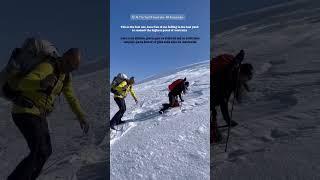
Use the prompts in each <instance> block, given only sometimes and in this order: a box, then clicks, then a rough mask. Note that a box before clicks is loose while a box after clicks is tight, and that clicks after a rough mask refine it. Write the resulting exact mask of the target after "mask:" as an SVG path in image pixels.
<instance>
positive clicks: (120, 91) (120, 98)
mask: <svg viewBox="0 0 320 180" xmlns="http://www.w3.org/2000/svg"><path fill="white" fill-rule="evenodd" d="M134 83H135V81H134V77H131V78H130V79H129V80H124V81H122V82H121V83H120V84H119V85H117V86H116V87H113V88H114V89H115V91H116V92H115V93H114V101H115V102H116V103H117V105H118V107H119V111H118V112H117V113H116V114H115V115H114V116H113V118H112V119H111V121H110V127H111V128H112V129H114V126H115V125H119V124H122V123H124V122H125V121H122V120H121V118H122V116H123V114H124V113H125V112H126V102H125V100H124V99H125V98H126V97H127V95H128V93H129V92H130V94H131V96H132V97H133V99H134V100H135V102H136V103H137V104H138V98H137V96H136V94H135V92H134V90H133V84H134Z"/></svg>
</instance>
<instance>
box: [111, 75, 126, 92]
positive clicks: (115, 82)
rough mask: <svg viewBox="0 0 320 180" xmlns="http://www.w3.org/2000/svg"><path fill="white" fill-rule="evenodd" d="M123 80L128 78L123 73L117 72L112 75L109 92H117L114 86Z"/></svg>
mask: <svg viewBox="0 0 320 180" xmlns="http://www.w3.org/2000/svg"><path fill="white" fill-rule="evenodd" d="M125 80H128V76H127V75H125V74H123V73H119V74H118V75H117V76H116V77H114V78H113V80H112V82H111V92H112V93H113V94H117V93H118V92H117V90H116V89H115V88H116V87H117V86H119V84H120V83H122V82H123V81H125Z"/></svg>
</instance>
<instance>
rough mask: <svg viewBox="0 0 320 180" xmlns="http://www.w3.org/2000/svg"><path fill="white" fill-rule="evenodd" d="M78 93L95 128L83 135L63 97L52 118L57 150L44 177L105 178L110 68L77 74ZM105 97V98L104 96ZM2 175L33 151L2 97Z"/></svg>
mask: <svg viewBox="0 0 320 180" xmlns="http://www.w3.org/2000/svg"><path fill="white" fill-rule="evenodd" d="M73 83H74V87H75V89H76V93H77V96H78V97H79V99H80V102H81V105H82V107H83V109H84V110H85V111H86V113H87V115H88V116H87V119H88V121H90V124H91V129H90V131H89V135H83V134H82V130H81V129H80V126H79V123H78V122H77V121H76V119H75V116H74V115H73V113H72V112H71V110H70V108H69V107H68V104H67V103H66V101H65V100H64V98H63V97H61V98H60V99H58V100H57V102H56V109H55V111H54V112H53V113H52V115H51V116H50V117H49V118H48V121H49V128H50V131H51V133H50V135H51V141H52V146H53V153H52V155H51V157H50V158H49V160H48V162H47V163H46V165H45V167H44V169H43V172H42V174H41V176H40V177H39V179H40V180H57V179H61V180H88V179H90V180H104V179H106V177H108V176H109V174H108V171H107V170H106V169H107V164H108V161H109V159H108V156H107V154H106V152H107V151H108V149H109V146H108V145H107V143H105V142H103V139H104V138H105V136H106V129H107V127H106V119H107V117H106V116H107V114H106V109H107V103H109V102H108V101H107V98H106V93H107V89H106V71H99V72H96V73H91V74H88V75H84V76H80V77H75V78H74V80H73ZM101 97H105V98H101ZM0 115H1V117H2V118H1V121H0V179H6V177H7V176H8V175H9V174H10V173H11V172H12V171H13V169H14V168H15V166H16V165H17V164H18V163H19V162H20V161H21V160H22V159H23V157H24V156H26V155H27V154H28V153H29V151H28V148H27V144H26V142H25V140H24V139H23V137H22V135H21V133H20V132H19V131H18V129H17V127H16V126H15V125H14V123H13V121H12V119H11V117H10V104H9V103H8V102H6V101H3V100H0Z"/></svg>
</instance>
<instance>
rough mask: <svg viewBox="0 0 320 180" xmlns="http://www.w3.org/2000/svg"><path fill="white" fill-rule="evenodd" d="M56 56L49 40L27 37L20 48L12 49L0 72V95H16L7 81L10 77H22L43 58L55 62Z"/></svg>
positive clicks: (56, 53) (42, 60) (7, 96)
mask: <svg viewBox="0 0 320 180" xmlns="http://www.w3.org/2000/svg"><path fill="white" fill-rule="evenodd" d="M58 58H59V53H58V50H57V49H56V48H55V46H54V45H53V44H52V43H51V42H49V41H47V40H42V39H36V38H27V39H26V40H25V41H24V42H23V44H22V46H21V47H20V48H15V49H14V50H13V51H12V53H11V57H10V59H9V61H8V63H7V65H6V66H5V68H4V69H3V70H2V71H1V72H0V87H1V91H0V97H4V98H5V99H7V100H12V99H13V98H14V97H15V96H16V95H17V92H16V91H15V90H14V89H13V88H12V87H10V86H9V85H8V83H7V82H8V79H9V78H10V77H23V76H25V75H27V74H28V73H30V72H31V71H32V70H33V69H34V68H35V67H36V66H37V65H39V64H40V63H42V62H44V61H45V60H49V63H52V64H56V62H57V60H58Z"/></svg>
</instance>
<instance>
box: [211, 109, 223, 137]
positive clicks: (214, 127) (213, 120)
mask: <svg viewBox="0 0 320 180" xmlns="http://www.w3.org/2000/svg"><path fill="white" fill-rule="evenodd" d="M221 139H222V136H221V133H220V131H219V129H218V123H217V111H216V108H215V107H214V108H213V110H211V118H210V143H217V142H219V141H221Z"/></svg>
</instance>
